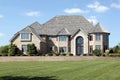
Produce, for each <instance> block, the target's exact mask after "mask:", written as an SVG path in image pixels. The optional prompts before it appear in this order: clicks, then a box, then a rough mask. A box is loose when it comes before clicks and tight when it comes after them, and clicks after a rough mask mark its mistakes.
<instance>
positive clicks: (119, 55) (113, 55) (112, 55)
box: [109, 53, 120, 57]
mask: <svg viewBox="0 0 120 80" xmlns="http://www.w3.org/2000/svg"><path fill="white" fill-rule="evenodd" d="M109 56H110V57H120V54H117V53H116V54H109Z"/></svg>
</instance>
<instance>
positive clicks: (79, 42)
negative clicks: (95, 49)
mask: <svg viewBox="0 0 120 80" xmlns="http://www.w3.org/2000/svg"><path fill="white" fill-rule="evenodd" d="M83 44H84V40H83V37H81V36H79V37H77V38H76V54H77V55H78V54H83V52H84V51H83V49H84V46H83Z"/></svg>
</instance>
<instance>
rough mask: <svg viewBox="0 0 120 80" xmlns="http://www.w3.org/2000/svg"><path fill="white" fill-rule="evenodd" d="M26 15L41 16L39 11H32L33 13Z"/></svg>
mask: <svg viewBox="0 0 120 80" xmlns="http://www.w3.org/2000/svg"><path fill="white" fill-rule="evenodd" d="M25 15H27V16H30V17H38V16H40V12H39V11H31V12H27V13H25Z"/></svg>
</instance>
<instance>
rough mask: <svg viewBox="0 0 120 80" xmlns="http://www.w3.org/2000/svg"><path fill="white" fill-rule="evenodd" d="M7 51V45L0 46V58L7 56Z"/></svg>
mask: <svg viewBox="0 0 120 80" xmlns="http://www.w3.org/2000/svg"><path fill="white" fill-rule="evenodd" d="M8 50H9V45H6V46H1V47H0V55H1V56H7V55H8Z"/></svg>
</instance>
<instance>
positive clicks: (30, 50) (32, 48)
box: [27, 44, 37, 55]
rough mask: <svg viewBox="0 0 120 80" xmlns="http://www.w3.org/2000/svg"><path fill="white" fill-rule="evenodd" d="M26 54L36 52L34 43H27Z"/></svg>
mask: <svg viewBox="0 0 120 80" xmlns="http://www.w3.org/2000/svg"><path fill="white" fill-rule="evenodd" d="M27 54H28V55H35V54H37V49H36V46H35V45H34V44H28V45H27Z"/></svg>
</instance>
